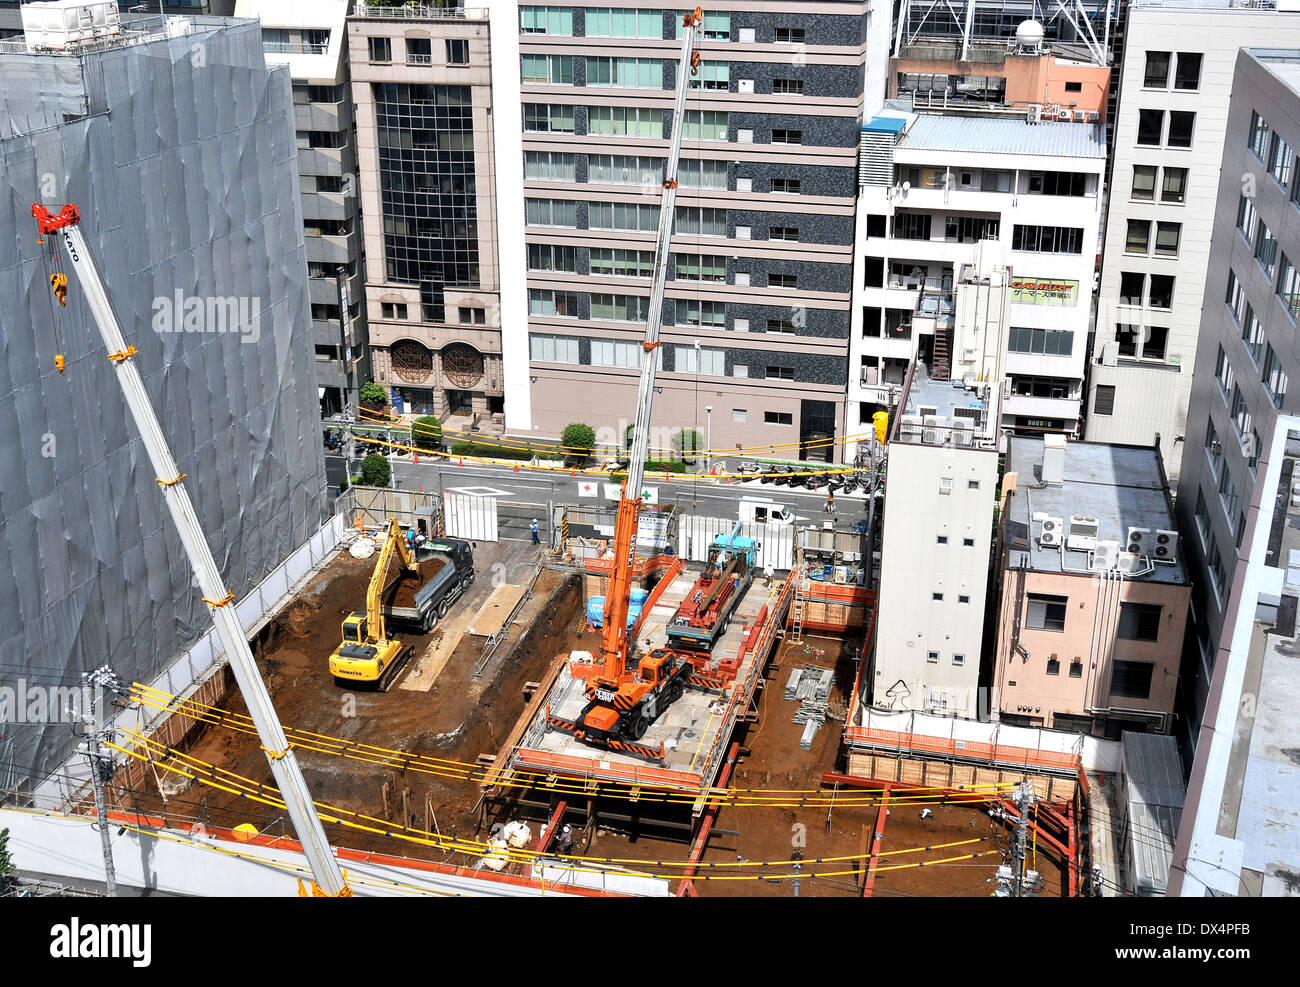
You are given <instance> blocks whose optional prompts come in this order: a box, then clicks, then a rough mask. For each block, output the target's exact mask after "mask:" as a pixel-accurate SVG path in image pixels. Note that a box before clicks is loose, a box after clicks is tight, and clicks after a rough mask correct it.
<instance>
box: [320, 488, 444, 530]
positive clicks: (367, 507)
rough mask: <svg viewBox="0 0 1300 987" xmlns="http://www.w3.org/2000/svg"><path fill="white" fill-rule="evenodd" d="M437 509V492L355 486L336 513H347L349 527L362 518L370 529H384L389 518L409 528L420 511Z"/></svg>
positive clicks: (341, 502)
mask: <svg viewBox="0 0 1300 987" xmlns="http://www.w3.org/2000/svg"><path fill="white" fill-rule="evenodd" d="M437 506H438V495H437V494H436V493H421V492H420V491H418V490H390V489H388V488H386V487H361V486H356V487H350V488H349V489H348V490H346V491H344V493H343V494H342V495H341V496H340V497H339V499H338V501H337V502H336V505H335V513H338V514H344V515H345V516H346V517H347V522H348V524H349V525H350V524H353V523H354V522H355V521H356V518H357V517H358V516H360V517H361V523H362V524H364V525H365V526H366V527H367V528H381V527H383V526H384V525H386V524H388V519H389V518H397V523H398V524H400V525H401V526H402V527H403V528H409V527H411V526H412V525H414V524H415V512H416V510H417V509H419V508H422V507H424V508H429V507H432V508H437Z"/></svg>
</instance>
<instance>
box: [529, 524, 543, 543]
mask: <svg viewBox="0 0 1300 987" xmlns="http://www.w3.org/2000/svg"><path fill="white" fill-rule="evenodd" d="M528 530H529V532H530V533H531V534H532V536H533V544H534V545H540V544H541V543H542V540H541V539H540V538H539V537H537V518H533V523H532V524H530V525H529V526H528Z"/></svg>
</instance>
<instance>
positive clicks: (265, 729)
mask: <svg viewBox="0 0 1300 987" xmlns="http://www.w3.org/2000/svg"><path fill="white" fill-rule="evenodd" d="M32 214H33V215H34V216H35V217H36V219H37V222H38V224H39V226H40V231H41V233H42V234H43V235H47V236H48V235H50V234H51V233H57V234H58V236H59V238H60V239H61V240H62V241H63V246H64V248H65V249H66V251H67V254H68V259H69V260H70V261H71V262H72V267H73V269H74V270H76V272H77V277H78V279H79V280H80V282H81V287H82V289H83V290H84V292H85V295H86V303H87V305H88V306H89V307H90V311H91V314H92V315H93V316H94V319H95V324H96V325H97V326H98V327H99V332H100V335H101V336H102V337H103V339H104V345H105V346H106V347H107V348H108V357H109V359H110V360H112V361H113V363H114V364H115V366H116V369H117V380H118V383H119V384H120V385H121V387H122V394H123V396H124V397H125V398H126V406H127V409H128V410H129V411H130V413H131V417H132V418H133V419H134V421H135V424H136V427H137V428H138V429H139V430H140V436H141V438H142V439H144V445H145V449H146V450H147V451H148V453H149V461H150V462H151V463H152V464H153V469H154V474H155V475H156V476H157V479H158V485H159V487H160V488H161V490H162V496H163V501H164V502H165V503H166V505H167V510H168V511H169V512H170V513H171V517H172V521H173V522H175V524H176V530H177V532H178V533H179V534H180V537H181V543H182V544H183V545H184V546H185V553H186V555H188V556H189V559H190V565H191V566H192V567H193V569H194V576H195V578H196V580H197V581H198V585H199V589H200V590H201V592H202V593H203V600H204V602H205V603H207V604H208V607H209V609H210V610H211V611H212V621H213V624H214V625H215V626H216V630H217V634H218V635H219V637H220V638H221V643H222V645H224V647H225V649H226V656H227V658H228V660H229V662H230V668H231V671H233V672H234V674H235V681H236V682H237V683H238V685H239V691H240V693H241V694H242V695H243V697H244V701H245V702H246V703H247V704H248V714H249V716H250V718H251V719H252V720H253V723H254V725H255V726H256V727H257V736H258V740H259V741H260V742H261V744H262V749H263V750H264V751H266V759H267V763H268V764H270V766H271V774H272V776H273V777H274V778H275V783H276V785H277V786H278V787H279V789H280V795H281V797H282V798H283V799H284V804H285V806H286V807H287V809H288V813H289V819H290V820H291V821H292V823H293V828H294V831H295V833H296V835H297V837H298V842H299V843H301V844H302V850H303V854H304V855H305V856H306V858H307V862H308V863H309V864H310V866H311V872H312V878H313V880H314V882H315V884H316V887H317V889H318V890H319V892H320V893H321V894H323V895H326V896H330V897H336V896H339V895H345V894H350V893H351V891H350V890H349V889H348V887H347V885H346V883H345V882H344V879H343V873H342V871H341V870H340V869H339V865H338V861H337V860H336V859H335V857H334V854H333V852H332V851H331V849H330V845H329V840H328V839H327V838H326V836H325V829H324V827H323V826H322V825H321V821H320V817H319V816H318V815H317V814H316V807H315V806H314V805H313V804H312V800H311V795H310V794H309V793H308V791H307V783H306V780H305V779H304V778H303V776H302V770H301V769H300V768H299V767H298V762H297V760H296V759H295V758H294V754H293V749H292V748H291V747H290V746H289V742H288V740H287V739H286V738H285V736H284V730H283V728H282V727H281V726H280V718H279V717H278V716H277V715H276V712H275V707H274V706H272V705H271V697H270V695H269V694H268V693H267V691H266V685H265V684H264V683H263V682H262V677H261V675H260V674H259V673H258V670H257V664H256V662H255V661H254V660H253V653H252V651H250V650H249V647H248V640H247V639H246V638H245V637H244V630H243V628H242V627H240V625H239V618H238V617H237V616H236V614H235V607H234V605H233V604H234V595H233V594H232V593H231V592H230V591H229V590H227V589H226V584H225V580H223V579H222V578H221V570H219V569H218V568H217V563H216V560H215V559H214V558H213V557H212V550H211V548H209V546H208V541H207V538H206V537H205V535H204V534H203V529H202V527H201V526H200V525H199V518H198V514H197V513H195V510H194V504H193V503H192V502H191V500H190V495H189V493H188V492H187V491H186V489H185V485H184V483H183V482H182V481H183V480H184V478H185V475H184V474H182V473H180V472H179V471H178V470H177V467H176V460H175V459H174V458H173V457H172V452H171V447H170V446H169V445H168V442H167V436H166V434H165V433H164V432H163V428H162V424H161V423H160V422H159V420H158V415H157V413H156V412H155V411H154V408H153V404H152V403H151V402H150V400H149V394H148V392H147V391H146V390H145V387H144V380H143V378H142V377H141V376H140V371H139V369H137V367H136V365H135V360H134V357H135V355H136V353H137V351H136V349H135V348H134V347H128V346H127V344H126V339H125V337H124V336H123V334H122V327H121V325H120V324H119V323H118V320H117V315H116V314H115V313H114V311H113V306H112V304H111V303H110V302H109V298H108V292H107V290H106V289H105V287H104V281H103V278H102V277H101V276H100V273H99V268H98V267H97V266H96V264H95V261H94V259H93V258H92V257H91V254H90V249H89V247H88V246H87V244H86V239H85V237H84V236H82V234H81V227H80V225H79V224H80V221H81V216H80V214H79V213H78V211H77V208H76V206H72V205H69V206H65V207H64V208H63V211H62V212H61V213H59V214H58V215H57V216H53V215H51V214H50V213H49V211H48V210H46V209H45V208H44V207H43V206H40V205H34V206H32Z"/></svg>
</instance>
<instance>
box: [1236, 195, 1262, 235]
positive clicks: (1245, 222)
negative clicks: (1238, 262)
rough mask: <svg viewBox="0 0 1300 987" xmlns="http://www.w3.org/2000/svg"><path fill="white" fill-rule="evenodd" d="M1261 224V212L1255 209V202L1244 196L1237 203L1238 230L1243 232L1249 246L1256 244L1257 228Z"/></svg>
mask: <svg viewBox="0 0 1300 987" xmlns="http://www.w3.org/2000/svg"><path fill="white" fill-rule="evenodd" d="M1258 223H1259V212H1258V211H1257V210H1256V209H1255V200H1254V199H1252V198H1249V197H1248V196H1244V195H1243V196H1242V197H1241V201H1240V202H1238V203H1237V229H1238V230H1240V231H1241V235H1242V237H1244V238H1245V240H1246V243H1247V245H1248V246H1253V245H1254V243H1255V227H1256V226H1257V225H1258Z"/></svg>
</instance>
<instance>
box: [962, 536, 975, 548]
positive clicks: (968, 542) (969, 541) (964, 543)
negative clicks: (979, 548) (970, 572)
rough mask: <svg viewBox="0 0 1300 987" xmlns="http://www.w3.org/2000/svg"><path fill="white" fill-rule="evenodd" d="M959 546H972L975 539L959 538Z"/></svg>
mask: <svg viewBox="0 0 1300 987" xmlns="http://www.w3.org/2000/svg"><path fill="white" fill-rule="evenodd" d="M961 547H962V548H974V547H975V539H974V538H963V539H962V540H961Z"/></svg>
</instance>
